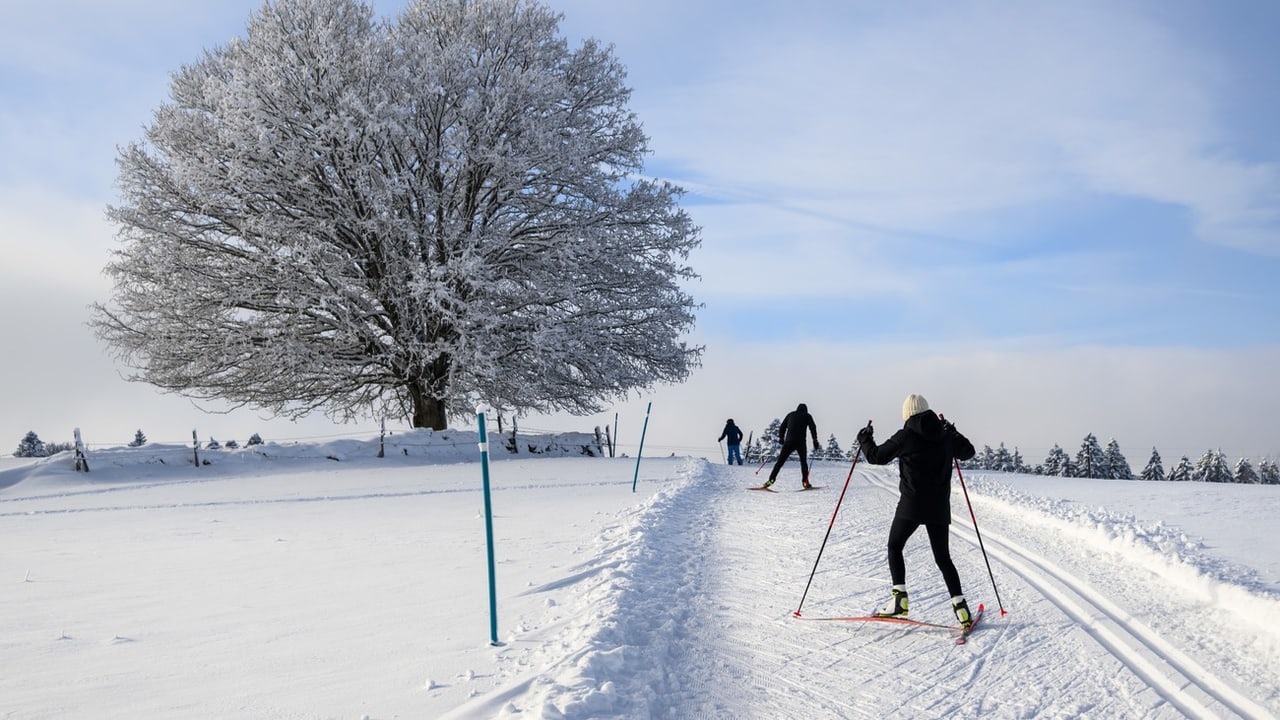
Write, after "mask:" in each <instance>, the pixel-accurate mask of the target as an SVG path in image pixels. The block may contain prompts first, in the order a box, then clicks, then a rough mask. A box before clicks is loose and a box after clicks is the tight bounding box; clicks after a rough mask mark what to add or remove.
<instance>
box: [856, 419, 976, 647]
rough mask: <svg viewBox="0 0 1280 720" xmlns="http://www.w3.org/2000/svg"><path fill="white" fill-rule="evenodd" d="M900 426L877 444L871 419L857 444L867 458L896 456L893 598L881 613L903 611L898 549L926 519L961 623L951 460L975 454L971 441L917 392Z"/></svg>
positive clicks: (903, 571) (965, 620)
mask: <svg viewBox="0 0 1280 720" xmlns="http://www.w3.org/2000/svg"><path fill="white" fill-rule="evenodd" d="M902 419H903V425H902V429H901V430H899V431H898V432H896V433H894V434H893V437H891V438H889V439H888V440H886V441H885V442H884V444H882V445H877V444H876V441H875V437H874V434H873V432H872V430H871V425H870V424H868V425H867V427H865V428H863V429H862V430H861V431H859V432H858V445H860V446H861V447H862V453H863V454H864V455H865V456H866V458H867V462H869V463H872V464H873V465H884V464H886V463H889V462H890V461H892V460H893V459H894V458H897V459H898V475H899V477H900V481H899V483H898V491H899V493H900V496H899V498H898V509H897V510H896V511H895V512H894V515H893V525H892V526H891V527H890V528H889V543H888V546H889V574H890V576H891V577H892V579H893V599H892V600H891V601H890V603H889V605H888V606H887V607H886V608H884V609H883V610H881V611H879V612H877V613H875V614H876V615H877V616H879V617H906V615H907V585H906V583H907V567H906V562H905V561H904V560H903V557H902V551H903V549H904V548H905V547H906V545H907V539H908V538H910V537H911V534H912V533H914V532H915V531H916V528H918V527H920V526H921V525H924V527H925V530H927V531H928V532H929V545H930V547H931V548H932V549H933V559H934V561H935V562H936V563H937V564H938V569H939V570H941V571H942V579H943V580H944V581H945V582H946V583H947V592H949V593H950V594H951V605H952V609H953V610H955V613H956V619H957V620H959V621H960V624H961V625H962V626H964V627H968V626H969V624H970V623H971V622H972V617H971V615H970V614H969V605H968V603H966V602H965V599H964V593H963V592H962V591H961V588H960V573H958V572H956V566H955V563H954V562H952V561H951V548H950V527H949V526H950V524H951V465H952V463H953V461H954V459H957V458H958V459H960V460H968V459H969V458H971V457H973V455H974V450H973V443H971V442H969V440H968V438H966V437H965V436H964V435H961V434H960V432H959V431H958V430H956V428H955V426H954V425H952V424H951V423H949V422H946V421H943V420H941V419H940V418H939V417H938V416H937V414H936V413H934V412H933V411H932V410H930V409H929V403H928V402H926V401H925V399H924V398H923V397H921V396H920V395H914V394H913V395H909V396H907V399H906V400H905V401H904V402H903V403H902Z"/></svg>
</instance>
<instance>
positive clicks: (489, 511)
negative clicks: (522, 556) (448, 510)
mask: <svg viewBox="0 0 1280 720" xmlns="http://www.w3.org/2000/svg"><path fill="white" fill-rule="evenodd" d="M476 422H477V423H479V425H480V473H481V475H482V476H483V477H484V535H485V542H486V544H487V545H488V546H489V644H490V645H501V644H502V643H500V642H498V591H497V584H496V582H495V577H496V576H495V574H494V570H493V501H492V500H491V499H490V497H489V435H488V433H487V431H486V428H485V421H484V408H483V407H478V408H476Z"/></svg>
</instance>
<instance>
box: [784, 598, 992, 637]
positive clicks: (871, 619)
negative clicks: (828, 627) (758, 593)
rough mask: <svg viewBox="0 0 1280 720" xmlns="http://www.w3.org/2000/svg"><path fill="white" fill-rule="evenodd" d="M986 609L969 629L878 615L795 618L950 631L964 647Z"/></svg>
mask: <svg viewBox="0 0 1280 720" xmlns="http://www.w3.org/2000/svg"><path fill="white" fill-rule="evenodd" d="M985 609H986V608H985V606H983V605H979V606H978V612H977V614H976V615H974V616H973V622H972V623H969V627H967V628H965V627H961V626H959V625H945V624H942V623H931V622H924V621H923V620H911V619H910V618H904V617H878V616H876V615H855V616H852V617H805V616H803V615H795V617H797V618H799V619H801V620H823V621H827V622H879V623H893V624H896V625H914V626H915V627H924V628H937V629H939V630H950V631H952V632H954V633H959V635H958V636H957V637H956V644H957V645H963V644H964V643H965V642H966V641H967V640H968V639H969V633H971V632H973V629H974V628H975V627H977V625H978V621H979V620H981V619H982V613H983V611H984V610H985Z"/></svg>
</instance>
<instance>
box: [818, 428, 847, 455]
mask: <svg viewBox="0 0 1280 720" xmlns="http://www.w3.org/2000/svg"><path fill="white" fill-rule="evenodd" d="M822 457H823V458H824V459H827V460H843V459H844V450H841V449H840V441H839V440H836V436H835V433H832V435H831V437H829V438H827V449H826V451H825V452H824V453H823V456H822Z"/></svg>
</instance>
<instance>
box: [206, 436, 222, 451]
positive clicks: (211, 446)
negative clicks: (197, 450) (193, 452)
mask: <svg viewBox="0 0 1280 720" xmlns="http://www.w3.org/2000/svg"><path fill="white" fill-rule="evenodd" d="M204 449H205V450H221V449H222V443H220V442H218V441H217V439H216V438H212V437H211V438H209V442H207V443H205V445H204Z"/></svg>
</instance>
